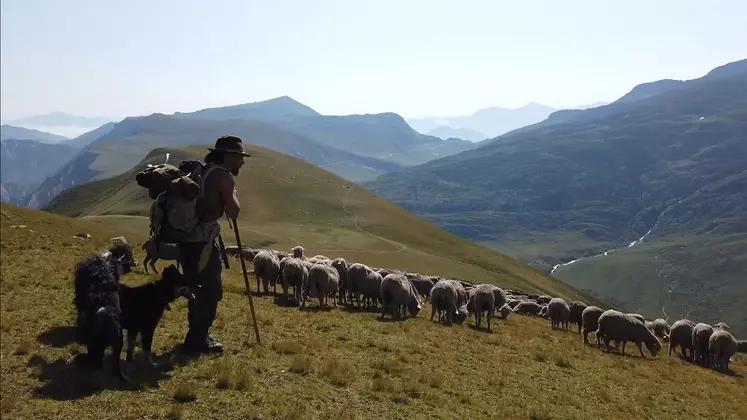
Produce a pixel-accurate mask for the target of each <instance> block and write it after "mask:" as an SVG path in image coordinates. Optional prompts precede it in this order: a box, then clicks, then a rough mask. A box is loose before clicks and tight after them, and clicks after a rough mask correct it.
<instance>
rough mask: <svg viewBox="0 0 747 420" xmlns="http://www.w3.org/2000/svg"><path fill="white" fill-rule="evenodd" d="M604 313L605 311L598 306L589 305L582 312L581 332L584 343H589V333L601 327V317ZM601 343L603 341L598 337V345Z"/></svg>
mask: <svg viewBox="0 0 747 420" xmlns="http://www.w3.org/2000/svg"><path fill="white" fill-rule="evenodd" d="M602 313H604V310H603V309H602V308H600V307H598V306H587V307H586V308H585V309H584V310H583V311H582V312H581V334H582V335H583V343H584V344H589V333H590V332H592V331H596V330H597V328H599V317H600V316H602ZM600 344H601V341H600V340H599V337H597V347H599V345H600Z"/></svg>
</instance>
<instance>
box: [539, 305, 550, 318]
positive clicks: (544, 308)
mask: <svg viewBox="0 0 747 420" xmlns="http://www.w3.org/2000/svg"><path fill="white" fill-rule="evenodd" d="M537 315H539V316H540V317H542V318H549V316H548V315H547V305H541V307H540V311H539V313H538V314H537Z"/></svg>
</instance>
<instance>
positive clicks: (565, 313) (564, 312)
mask: <svg viewBox="0 0 747 420" xmlns="http://www.w3.org/2000/svg"><path fill="white" fill-rule="evenodd" d="M547 316H548V317H549V318H550V328H552V329H555V327H562V328H564V329H565V330H568V320H569V318H570V316H571V308H570V307H569V306H568V303H566V301H565V300H563V298H552V299H550V303H548V304H547Z"/></svg>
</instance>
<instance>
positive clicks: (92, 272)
mask: <svg viewBox="0 0 747 420" xmlns="http://www.w3.org/2000/svg"><path fill="white" fill-rule="evenodd" d="M136 265H137V262H136V261H135V259H134V257H133V255H132V249H131V248H130V247H129V246H128V245H127V244H119V245H116V246H114V247H112V248H110V249H109V251H107V252H105V253H103V254H100V255H92V256H90V257H88V258H86V259H84V260H83V261H81V262H80V263H78V265H77V266H76V268H75V298H74V300H73V302H74V303H75V307H76V309H77V311H78V322H77V328H76V340H77V341H78V342H79V343H81V344H85V345H86V346H87V347H88V359H89V360H90V361H92V362H95V363H96V364H97V365H98V366H99V367H101V364H102V361H103V357H104V351H105V350H106V347H109V346H112V347H113V352H114V355H115V356H117V357H114V369H115V372H117V374H118V375H119V378H120V380H126V379H127V378H126V377H125V376H124V375H123V374H122V370H121V367H120V364H119V355H120V354H121V353H122V329H121V327H120V322H119V321H120V320H119V318H120V314H121V310H120V302H119V279H120V277H121V276H122V275H124V274H127V273H129V272H130V270H131V269H132V267H134V266H136Z"/></svg>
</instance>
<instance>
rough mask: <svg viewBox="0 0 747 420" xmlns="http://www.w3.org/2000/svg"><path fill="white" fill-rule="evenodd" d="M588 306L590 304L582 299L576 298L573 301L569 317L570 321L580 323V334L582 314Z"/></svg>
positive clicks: (579, 330) (579, 331)
mask: <svg viewBox="0 0 747 420" xmlns="http://www.w3.org/2000/svg"><path fill="white" fill-rule="evenodd" d="M587 306H588V305H586V304H585V303H584V302H581V301H580V300H574V301H573V302H571V308H570V310H571V313H570V316H569V317H568V323H570V324H576V325H578V333H579V334H581V322H582V319H581V314H582V313H583V312H584V309H586V308H587Z"/></svg>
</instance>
